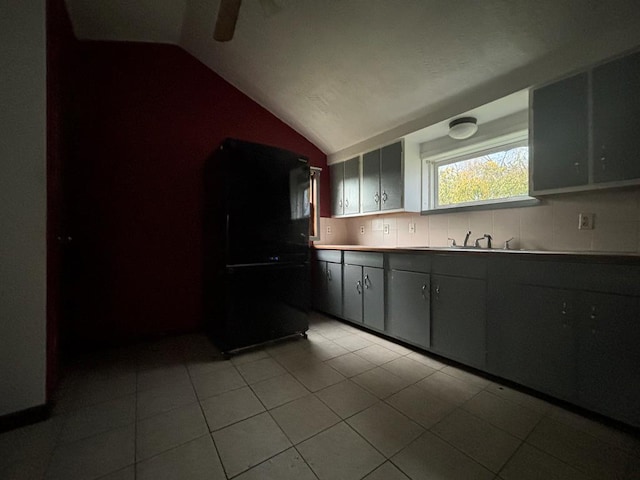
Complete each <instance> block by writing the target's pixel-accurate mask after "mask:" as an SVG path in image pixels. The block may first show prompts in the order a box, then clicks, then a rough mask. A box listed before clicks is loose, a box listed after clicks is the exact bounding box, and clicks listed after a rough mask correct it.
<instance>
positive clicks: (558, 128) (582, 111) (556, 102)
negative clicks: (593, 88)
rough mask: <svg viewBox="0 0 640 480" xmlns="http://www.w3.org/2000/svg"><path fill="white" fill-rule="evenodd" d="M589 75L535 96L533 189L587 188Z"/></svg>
mask: <svg viewBox="0 0 640 480" xmlns="http://www.w3.org/2000/svg"><path fill="white" fill-rule="evenodd" d="M587 98H588V77H587V74H586V73H582V74H580V75H576V76H573V77H570V78H567V79H565V80H562V81H560V82H556V83H553V84H551V85H547V86H545V87H542V88H539V89H537V90H535V91H534V92H533V94H532V110H533V116H532V120H533V121H532V140H531V145H532V149H531V158H532V161H531V163H532V169H531V170H532V172H531V173H532V190H533V192H539V191H544V190H552V189H557V188H565V187H574V186H577V185H586V184H587V182H588V180H589V177H588V175H589V168H588V160H589V150H588V145H589V139H588V132H589V123H588V112H587V105H588V102H587Z"/></svg>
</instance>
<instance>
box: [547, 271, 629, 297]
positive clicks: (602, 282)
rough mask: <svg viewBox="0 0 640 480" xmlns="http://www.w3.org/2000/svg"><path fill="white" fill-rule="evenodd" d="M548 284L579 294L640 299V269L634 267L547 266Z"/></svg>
mask: <svg viewBox="0 0 640 480" xmlns="http://www.w3.org/2000/svg"><path fill="white" fill-rule="evenodd" d="M546 267H547V268H546V270H545V278H544V280H545V284H547V285H550V286H554V287H559V288H570V289H577V290H588V291H593V292H602V293H614V294H618V295H632V296H638V295H640V268H638V267H635V266H630V265H607V264H596V263H592V264H587V263H547V264H546Z"/></svg>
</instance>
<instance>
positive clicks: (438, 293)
mask: <svg viewBox="0 0 640 480" xmlns="http://www.w3.org/2000/svg"><path fill="white" fill-rule="evenodd" d="M436 294H437V295H440V285H436Z"/></svg>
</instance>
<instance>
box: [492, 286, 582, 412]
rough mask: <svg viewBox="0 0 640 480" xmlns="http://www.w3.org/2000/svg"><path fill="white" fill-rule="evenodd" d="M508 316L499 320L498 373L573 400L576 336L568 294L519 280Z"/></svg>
mask: <svg viewBox="0 0 640 480" xmlns="http://www.w3.org/2000/svg"><path fill="white" fill-rule="evenodd" d="M514 294H515V295H516V297H515V301H514V303H513V304H512V307H514V308H513V310H512V311H511V312H510V314H511V315H510V316H509V321H507V322H504V323H503V324H502V325H500V330H499V331H498V332H495V331H494V332H492V333H493V334H494V335H495V334H497V335H499V340H498V341H497V342H496V343H497V345H496V346H497V348H498V349H499V350H500V361H499V366H498V368H497V370H498V374H499V375H500V376H503V377H505V378H507V379H509V380H514V381H516V382H518V383H521V384H523V385H526V386H528V387H532V388H535V389H537V390H539V391H541V392H544V393H548V394H550V395H553V396H556V397H558V398H562V399H565V400H573V399H574V398H575V391H576V360H577V341H576V334H575V330H574V318H575V315H574V311H573V305H574V293H573V292H570V291H567V290H561V289H555V288H547V287H539V286H531V285H519V286H518V288H516V289H514Z"/></svg>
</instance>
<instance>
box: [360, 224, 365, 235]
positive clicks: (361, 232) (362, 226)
mask: <svg viewBox="0 0 640 480" xmlns="http://www.w3.org/2000/svg"><path fill="white" fill-rule="evenodd" d="M360 235H364V225H360Z"/></svg>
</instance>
